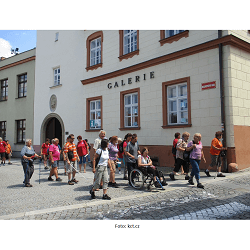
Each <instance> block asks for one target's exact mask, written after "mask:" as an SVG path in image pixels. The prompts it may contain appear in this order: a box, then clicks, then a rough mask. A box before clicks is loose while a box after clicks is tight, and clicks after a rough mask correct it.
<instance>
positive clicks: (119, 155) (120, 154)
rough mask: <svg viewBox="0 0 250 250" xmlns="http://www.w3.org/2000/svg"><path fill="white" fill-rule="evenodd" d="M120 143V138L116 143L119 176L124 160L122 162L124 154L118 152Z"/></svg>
mask: <svg viewBox="0 0 250 250" xmlns="http://www.w3.org/2000/svg"><path fill="white" fill-rule="evenodd" d="M121 143H122V138H120V137H119V138H118V143H117V148H118V171H119V174H122V172H121V170H122V169H121V167H122V166H123V167H124V165H125V164H124V160H123V154H124V152H122V153H121V152H120V150H119V149H120V144H121Z"/></svg>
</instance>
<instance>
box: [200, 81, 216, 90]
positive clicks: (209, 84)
mask: <svg viewBox="0 0 250 250" xmlns="http://www.w3.org/2000/svg"><path fill="white" fill-rule="evenodd" d="M215 88H216V82H207V83H202V84H201V90H205V89H215Z"/></svg>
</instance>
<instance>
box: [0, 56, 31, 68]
mask: <svg viewBox="0 0 250 250" xmlns="http://www.w3.org/2000/svg"><path fill="white" fill-rule="evenodd" d="M35 59H36V56H31V57H28V58H25V59H23V60H20V61H17V62H14V63H10V64H7V65H4V66H2V67H0V71H1V70H4V69H8V68H11V67H15V66H17V65H20V64H23V63H27V62H30V61H33V60H35ZM5 60H6V59H5Z"/></svg>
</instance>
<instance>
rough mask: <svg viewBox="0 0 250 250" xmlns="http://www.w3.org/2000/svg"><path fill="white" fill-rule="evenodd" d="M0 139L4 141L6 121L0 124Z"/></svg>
mask: <svg viewBox="0 0 250 250" xmlns="http://www.w3.org/2000/svg"><path fill="white" fill-rule="evenodd" d="M0 137H2V139H3V140H4V141H6V121H4V122H0Z"/></svg>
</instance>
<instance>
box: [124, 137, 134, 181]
mask: <svg viewBox="0 0 250 250" xmlns="http://www.w3.org/2000/svg"><path fill="white" fill-rule="evenodd" d="M131 138H132V134H131V133H128V134H126V135H125V137H124V140H125V141H124V142H123V161H124V177H123V179H124V180H128V175H127V174H128V166H127V156H126V155H125V151H126V147H127V145H128V143H129V142H130V141H131Z"/></svg>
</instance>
